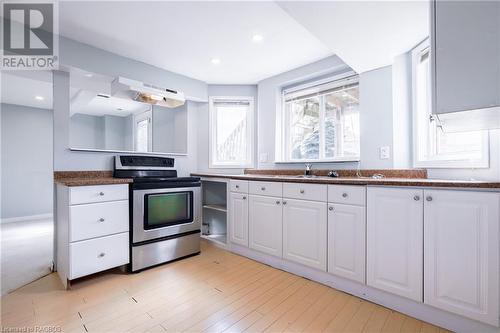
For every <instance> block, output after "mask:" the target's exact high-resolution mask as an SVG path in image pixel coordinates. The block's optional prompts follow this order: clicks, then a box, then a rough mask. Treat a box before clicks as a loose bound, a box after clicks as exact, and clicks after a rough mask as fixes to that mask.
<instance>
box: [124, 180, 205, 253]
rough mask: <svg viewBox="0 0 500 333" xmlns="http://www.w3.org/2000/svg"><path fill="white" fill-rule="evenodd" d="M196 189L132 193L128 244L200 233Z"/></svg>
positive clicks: (164, 189) (150, 190) (186, 188)
mask: <svg viewBox="0 0 500 333" xmlns="http://www.w3.org/2000/svg"><path fill="white" fill-rule="evenodd" d="M200 200H201V191H200V188H199V187H183V188H163V189H147V190H134V191H133V222H132V228H133V230H132V235H133V237H132V242H133V243H138V242H144V241H149V240H154V239H157V238H162V237H167V236H173V235H177V234H181V233H184V232H189V231H196V230H200V228H201V217H200V207H199V205H200V202H201V201H200Z"/></svg>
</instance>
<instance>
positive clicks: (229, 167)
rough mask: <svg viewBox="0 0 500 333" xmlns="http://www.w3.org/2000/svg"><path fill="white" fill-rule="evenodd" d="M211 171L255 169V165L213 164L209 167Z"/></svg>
mask: <svg viewBox="0 0 500 333" xmlns="http://www.w3.org/2000/svg"><path fill="white" fill-rule="evenodd" d="M208 168H209V169H251V168H254V165H253V164H243V165H239V164H238V165H237V164H215V165H213V164H211V165H209V166H208Z"/></svg>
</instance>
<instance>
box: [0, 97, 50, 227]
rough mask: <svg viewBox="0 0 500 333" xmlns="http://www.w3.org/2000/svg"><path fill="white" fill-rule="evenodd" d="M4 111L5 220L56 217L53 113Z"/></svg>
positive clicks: (9, 107) (16, 107) (6, 106)
mask: <svg viewBox="0 0 500 333" xmlns="http://www.w3.org/2000/svg"><path fill="white" fill-rule="evenodd" d="M0 108H1V110H0V118H1V139H2V142H1V168H2V172H1V175H2V179H1V195H2V201H1V218H2V219H5V218H14V217H23V216H31V215H39V214H52V189H53V185H52V183H53V180H52V179H53V177H52V110H46V109H38V108H31V107H27V106H19V105H11V104H0Z"/></svg>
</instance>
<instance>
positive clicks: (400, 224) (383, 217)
mask: <svg viewBox="0 0 500 333" xmlns="http://www.w3.org/2000/svg"><path fill="white" fill-rule="evenodd" d="M367 193H368V195H367V276H366V278H367V284H368V285H369V286H372V287H375V288H378V289H382V290H385V291H387V292H390V293H393V294H397V295H400V296H404V297H407V298H410V299H413V300H415V301H420V302H421V301H422V292H423V291H422V275H423V272H422V270H423V199H422V196H423V191H422V190H418V189H404V188H379V187H369V188H368V191H367Z"/></svg>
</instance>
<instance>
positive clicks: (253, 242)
mask: <svg viewBox="0 0 500 333" xmlns="http://www.w3.org/2000/svg"><path fill="white" fill-rule="evenodd" d="M249 208H250V210H249V213H248V214H249V215H248V216H249V221H248V228H249V246H250V248H252V249H254V250H258V251H262V252H265V253H268V254H271V255H274V256H277V257H281V256H282V254H283V250H282V244H283V241H282V238H283V229H282V228H283V223H282V221H283V214H282V209H281V198H277V197H265V196H260V195H251V196H250V200H249Z"/></svg>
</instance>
